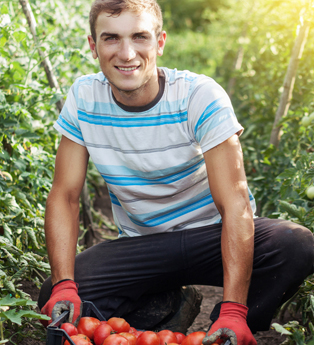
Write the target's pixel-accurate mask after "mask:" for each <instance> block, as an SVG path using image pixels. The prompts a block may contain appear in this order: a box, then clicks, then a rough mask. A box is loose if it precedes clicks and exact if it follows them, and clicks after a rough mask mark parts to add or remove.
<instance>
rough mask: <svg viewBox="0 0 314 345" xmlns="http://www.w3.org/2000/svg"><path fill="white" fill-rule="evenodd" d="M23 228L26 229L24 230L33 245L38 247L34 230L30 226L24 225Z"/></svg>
mask: <svg viewBox="0 0 314 345" xmlns="http://www.w3.org/2000/svg"><path fill="white" fill-rule="evenodd" d="M25 230H26V232H27V234H28V236H29V238H30V240H31V241H32V243H33V244H34V246H35V247H36V248H39V245H38V242H37V239H36V236H35V232H34V230H33V229H32V228H30V227H28V226H26V227H25Z"/></svg>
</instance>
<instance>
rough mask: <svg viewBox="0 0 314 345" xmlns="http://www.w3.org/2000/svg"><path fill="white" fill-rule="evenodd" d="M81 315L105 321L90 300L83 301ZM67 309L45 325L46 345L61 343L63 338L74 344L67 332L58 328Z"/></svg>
mask: <svg viewBox="0 0 314 345" xmlns="http://www.w3.org/2000/svg"><path fill="white" fill-rule="evenodd" d="M82 303H83V310H82V316H92V317H95V318H97V319H98V320H100V321H105V318H104V317H103V316H102V314H101V313H100V311H99V310H98V309H97V308H96V307H95V305H94V304H93V303H92V302H89V301H83V302H82ZM68 314H69V312H68V311H65V312H63V313H62V314H61V315H60V316H59V317H58V318H57V319H56V320H55V321H53V322H52V323H51V324H50V325H49V326H48V327H47V339H46V345H63V342H64V341H65V339H66V340H67V341H68V342H69V343H70V344H71V345H75V344H74V342H73V341H72V340H71V338H70V337H69V336H68V334H67V333H66V332H65V331H64V330H63V329H61V328H60V326H61V325H62V323H64V322H67V318H68Z"/></svg>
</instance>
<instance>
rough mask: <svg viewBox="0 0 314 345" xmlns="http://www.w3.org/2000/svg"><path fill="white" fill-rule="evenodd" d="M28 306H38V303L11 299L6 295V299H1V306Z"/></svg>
mask: <svg viewBox="0 0 314 345" xmlns="http://www.w3.org/2000/svg"><path fill="white" fill-rule="evenodd" d="M26 305H31V306H34V305H36V302H34V301H31V300H29V299H24V298H23V299H22V298H15V297H11V296H10V295H9V294H8V295H6V296H5V297H4V298H0V306H6V307H15V306H26Z"/></svg>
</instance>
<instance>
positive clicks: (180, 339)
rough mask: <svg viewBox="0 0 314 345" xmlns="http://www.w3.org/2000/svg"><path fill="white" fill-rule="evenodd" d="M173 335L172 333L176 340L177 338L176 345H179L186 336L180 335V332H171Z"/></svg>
mask: <svg viewBox="0 0 314 345" xmlns="http://www.w3.org/2000/svg"><path fill="white" fill-rule="evenodd" d="M173 333H174V335H175V336H176V338H177V343H178V344H181V343H182V341H183V339H184V338H185V337H186V335H184V334H183V333H181V332H173Z"/></svg>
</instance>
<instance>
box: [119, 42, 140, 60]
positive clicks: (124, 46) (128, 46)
mask: <svg viewBox="0 0 314 345" xmlns="http://www.w3.org/2000/svg"><path fill="white" fill-rule="evenodd" d="M118 55H119V58H120V59H121V60H122V61H131V60H132V59H134V58H135V56H136V52H135V49H134V47H133V44H132V42H130V41H129V40H123V41H122V42H121V45H120V49H119V54H118Z"/></svg>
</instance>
